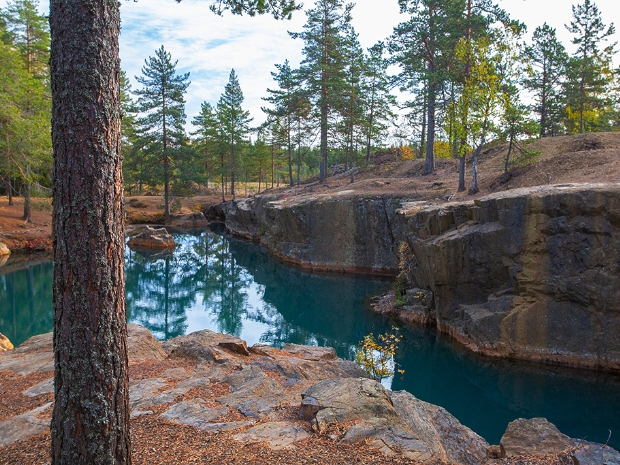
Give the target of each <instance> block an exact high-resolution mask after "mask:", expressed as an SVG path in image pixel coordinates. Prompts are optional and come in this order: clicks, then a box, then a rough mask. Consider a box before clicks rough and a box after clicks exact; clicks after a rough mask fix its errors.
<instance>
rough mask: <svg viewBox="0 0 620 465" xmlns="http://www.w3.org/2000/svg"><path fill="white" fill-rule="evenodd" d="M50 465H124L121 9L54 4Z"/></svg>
mask: <svg viewBox="0 0 620 465" xmlns="http://www.w3.org/2000/svg"><path fill="white" fill-rule="evenodd" d="M50 27H51V37H52V44H51V60H50V65H51V87H52V143H53V150H54V189H53V198H54V211H53V236H54V280H53V289H54V293H53V295H54V297H53V305H54V388H55V395H54V401H55V403H54V411H53V413H52V424H51V433H52V450H51V459H52V460H51V463H52V464H53V465H59V464H67V465H69V464H71V465H80V464H84V465H100V464H106V465H112V464H114V465H116V464H130V463H131V455H130V454H131V445H130V435H129V406H128V399H129V389H128V372H127V325H126V319H125V318H126V317H125V289H124V287H125V276H124V272H123V246H124V221H125V220H124V213H125V208H124V204H123V177H122V169H121V168H122V167H121V156H120V153H121V150H120V61H119V58H118V34H119V31H120V13H119V3H118V2H117V1H116V0H51V2H50Z"/></svg>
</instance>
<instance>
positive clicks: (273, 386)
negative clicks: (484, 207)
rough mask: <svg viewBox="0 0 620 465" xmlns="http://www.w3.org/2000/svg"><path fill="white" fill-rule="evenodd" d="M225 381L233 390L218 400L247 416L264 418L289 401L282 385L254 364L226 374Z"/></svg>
mask: <svg viewBox="0 0 620 465" xmlns="http://www.w3.org/2000/svg"><path fill="white" fill-rule="evenodd" d="M223 382H224V383H226V384H228V385H229V386H230V387H231V389H232V391H233V392H232V394H229V395H227V396H222V397H218V398H217V401H218V402H220V403H221V404H224V405H227V406H228V407H231V408H236V409H237V410H238V411H239V412H240V413H242V414H243V415H245V416H246V417H252V418H263V417H265V416H267V415H269V414H270V413H271V412H273V411H274V410H275V409H276V408H278V407H279V406H280V405H281V404H282V403H284V402H286V401H288V397H287V396H286V394H285V393H284V391H283V390H282V388H281V387H280V385H279V384H278V383H277V382H275V381H274V380H272V379H270V378H268V377H267V375H265V373H263V372H262V371H261V370H260V369H258V368H256V367H254V366H249V365H245V366H243V367H242V368H241V370H239V371H237V372H235V373H231V374H230V375H227V376H225V377H224V379H223Z"/></svg>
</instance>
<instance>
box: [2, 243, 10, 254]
mask: <svg viewBox="0 0 620 465" xmlns="http://www.w3.org/2000/svg"><path fill="white" fill-rule="evenodd" d="M10 254H11V250H10V249H9V248H8V247H7V245H6V244H5V243H4V242H0V257H3V256H5V255H10Z"/></svg>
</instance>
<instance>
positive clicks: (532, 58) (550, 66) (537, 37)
mask: <svg viewBox="0 0 620 465" xmlns="http://www.w3.org/2000/svg"><path fill="white" fill-rule="evenodd" d="M523 61H524V62H525V64H526V67H525V72H526V75H527V77H526V78H524V79H523V81H522V82H523V85H524V87H525V88H526V89H528V90H530V91H532V92H533V94H534V99H535V104H534V106H533V110H534V111H535V112H536V113H537V114H538V115H540V116H539V123H540V137H547V136H553V135H556V134H557V127H558V124H559V120H560V119H561V116H562V115H559V114H558V112H557V111H554V110H555V109H556V108H557V106H558V99H559V97H560V95H559V94H560V90H561V85H562V78H563V77H564V75H565V73H566V64H567V62H568V55H567V54H566V51H565V49H564V46H563V45H562V43H561V42H560V41H559V40H558V39H557V36H556V30H555V29H554V28H552V27H551V26H549V25H548V24H547V23H545V24H543V25H542V26H541V27H537V28H536V30H535V31H534V35H533V37H532V44H531V45H529V46H526V47H525V48H524V50H523Z"/></svg>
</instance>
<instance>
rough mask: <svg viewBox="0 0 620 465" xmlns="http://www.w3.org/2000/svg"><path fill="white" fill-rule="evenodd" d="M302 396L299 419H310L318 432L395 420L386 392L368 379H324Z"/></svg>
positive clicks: (395, 415) (396, 416)
mask: <svg viewBox="0 0 620 465" xmlns="http://www.w3.org/2000/svg"><path fill="white" fill-rule="evenodd" d="M301 397H302V401H301V413H302V416H303V417H304V418H305V419H306V420H312V421H313V428H315V429H316V430H317V431H318V432H320V433H322V432H324V431H325V430H326V429H327V427H328V426H329V425H331V424H334V423H341V422H346V421H354V420H368V419H370V418H388V419H396V418H398V414H397V413H396V410H394V406H393V405H392V400H391V399H390V395H389V394H388V391H387V390H386V389H385V388H384V387H383V386H382V385H381V384H380V383H378V382H377V381H374V380H370V379H364V378H356V379H355V378H331V379H326V380H323V381H321V382H319V383H318V384H315V385H314V386H311V387H310V388H308V389H306V390H305V391H304V392H303V393H302V395H301Z"/></svg>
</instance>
